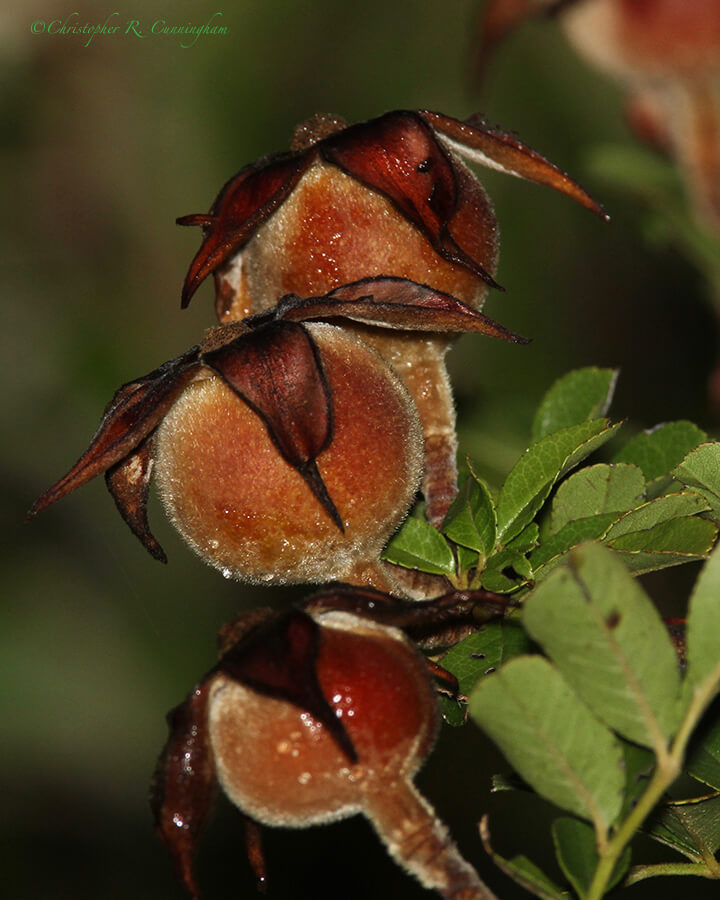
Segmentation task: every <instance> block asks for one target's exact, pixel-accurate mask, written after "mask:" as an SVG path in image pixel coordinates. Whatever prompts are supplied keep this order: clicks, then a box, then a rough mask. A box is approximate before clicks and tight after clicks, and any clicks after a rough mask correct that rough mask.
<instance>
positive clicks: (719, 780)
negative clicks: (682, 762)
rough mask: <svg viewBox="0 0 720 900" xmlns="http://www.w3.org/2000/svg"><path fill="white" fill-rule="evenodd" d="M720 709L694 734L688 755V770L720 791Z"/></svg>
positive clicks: (699, 779)
mask: <svg viewBox="0 0 720 900" xmlns="http://www.w3.org/2000/svg"><path fill="white" fill-rule="evenodd" d="M718 713H720V709H716V710H715V718H714V720H711V721H710V722H703V723H702V725H701V727H700V729H698V731H697V732H696V733H695V735H693V744H692V747H691V751H690V755H689V756H688V760H687V764H686V771H687V772H688V774H689V775H692V777H693V778H696V779H697V780H698V781H701V782H702V783H703V784H706V785H708V787H711V788H714V789H715V790H716V791H720V715H718Z"/></svg>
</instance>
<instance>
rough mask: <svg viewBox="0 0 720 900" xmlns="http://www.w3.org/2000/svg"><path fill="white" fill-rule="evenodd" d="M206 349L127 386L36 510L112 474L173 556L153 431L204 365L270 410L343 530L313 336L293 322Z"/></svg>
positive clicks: (145, 539)
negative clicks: (327, 472)
mask: <svg viewBox="0 0 720 900" xmlns="http://www.w3.org/2000/svg"><path fill="white" fill-rule="evenodd" d="M210 346H211V347H212V348H213V349H210V350H208V351H207V352H204V351H203V350H202V349H201V348H199V347H193V348H192V349H191V350H189V351H188V352H187V353H184V354H183V355H182V356H179V357H177V358H176V359H174V360H170V361H169V362H167V363H165V364H164V365H163V366H161V367H160V368H158V369H155V370H154V371H153V372H151V373H149V374H148V375H146V376H144V377H142V378H140V379H138V380H137V381H133V382H130V383H128V384H126V385H123V387H121V388H120V389H119V390H118V391H117V392H116V394H115V396H114V397H113V400H112V401H111V402H110V404H109V405H108V407H107V409H106V411H105V414H104V416H103V419H102V421H101V423H100V426H99V428H98V430H97V432H96V434H95V436H94V438H93V440H92V441H91V443H90V446H89V447H88V449H87V450H86V451H85V453H84V454H83V455H82V456H81V458H80V459H79V460H78V462H77V463H76V464H75V465H74V466H73V468H72V469H71V470H70V471H69V472H68V473H67V474H66V475H64V476H63V477H62V478H61V479H60V480H59V481H58V482H56V484H54V485H53V486H52V487H51V488H50V489H49V490H48V491H46V492H45V493H44V494H43V495H42V497H40V498H39V500H37V501H36V503H35V504H34V505H33V506H32V508H31V509H30V511H29V513H28V516H29V517H32V516H35V515H36V514H37V513H39V512H40V511H42V510H43V509H45V508H46V507H47V506H49V505H50V504H51V503H54V502H55V501H56V500H60V499H61V498H62V497H64V496H65V495H66V494H68V493H70V492H71V491H73V490H75V489H76V488H79V487H81V486H82V485H84V484H85V483H86V482H88V481H90V480H91V479H92V478H94V477H95V476H97V475H100V474H102V473H106V482H107V486H108V489H109V491H110V493H111V495H112V497H113V499H114V500H115V503H116V505H117V507H118V510H119V512H120V513H121V515H122V517H123V519H124V520H125V522H126V523H127V524H128V526H129V527H130V529H131V530H132V531H133V533H134V534H135V535H136V536H137V537H138V539H139V540H140V541H141V543H142V544H143V546H144V547H145V548H146V550H148V552H149V553H150V554H151V555H152V556H153V557H154V558H155V559H158V560H160V561H162V562H165V561H166V557H165V554H164V552H163V550H162V548H161V547H160V545H159V544H158V542H157V541H156V540H155V538H154V537H153V536H152V534H151V532H150V530H149V527H148V524H147V513H146V508H147V499H148V491H149V484H150V478H151V476H152V472H153V461H154V460H153V454H152V450H151V445H150V444H149V443H148V441H147V439H148V436H149V435H150V434H151V433H152V432H153V431H154V430H155V429H156V428H157V426H158V424H159V423H160V422H161V421H162V420H163V418H164V417H165V415H166V414H167V412H168V410H169V409H170V407H171V406H172V405H173V403H174V402H175V400H176V399H177V398H178V396H179V395H180V394H181V393H182V392H183V391H184V389H185V388H186V387H187V386H188V384H189V383H190V382H191V381H192V380H193V379H195V378H196V377H198V376H199V375H200V374H201V373H202V372H203V371H205V372H206V373H208V374H209V371H208V370H210V371H212V372H215V373H217V374H218V375H219V376H220V377H221V378H222V379H223V380H224V381H225V383H226V384H228V386H229V387H231V388H232V390H233V391H234V392H235V393H236V394H237V395H238V396H239V397H240V398H241V399H242V400H243V401H244V402H245V403H246V404H247V405H248V406H249V407H250V408H251V409H252V410H253V411H254V412H255V413H256V414H257V415H258V416H259V417H260V418H261V420H262V421H263V422H264V424H265V426H266V428H267V430H268V433H269V434H270V436H271V438H272V440H273V442H274V444H275V445H276V447H277V449H278V451H279V452H280V453H281V455H282V456H283V458H284V459H286V460H287V462H288V463H289V464H290V465H292V466H293V467H294V468H296V469H297V471H298V472H299V473H300V474H301V475H302V477H303V478H304V479H305V482H306V483H307V485H308V487H309V488H310V490H311V491H312V492H313V494H314V495H315V497H316V498H317V499H318V501H319V502H320V503H321V504H322V505H323V507H324V508H325V510H326V511H327V513H328V515H329V516H330V518H331V519H332V520H333V521H334V522H335V524H336V525H337V527H338V529H339V530H340V531H342V530H343V523H342V520H341V519H340V515H339V513H338V511H337V509H336V507H335V505H334V503H333V501H332V498H331V497H330V495H329V493H328V491H327V488H326V487H325V484H324V482H323V479H322V476H321V475H320V473H319V471H318V469H317V464H316V459H317V457H318V456H319V455H320V454H321V453H322V452H323V451H324V450H325V449H326V448H327V446H328V445H329V443H330V442H331V441H332V434H333V431H332V423H333V414H332V397H331V396H330V391H329V389H328V385H327V381H326V379H325V376H324V372H323V368H322V363H321V360H320V356H319V353H318V350H317V347H316V345H315V342H314V341H313V339H312V337H311V336H310V334H309V333H308V332H307V330H306V329H305V328H304V327H303V326H302V325H298V324H295V323H293V322H284V323H283V322H279V323H272V324H268V325H267V326H266V327H262V328H257V329H256V330H253V331H248V330H247V329H245V330H244V333H243V334H241V335H240V336H239V337H237V338H234V339H232V340H230V341H229V342H228V343H226V344H224V345H222V346H220V347H215V346H214V344H213V343H212V342H210Z"/></svg>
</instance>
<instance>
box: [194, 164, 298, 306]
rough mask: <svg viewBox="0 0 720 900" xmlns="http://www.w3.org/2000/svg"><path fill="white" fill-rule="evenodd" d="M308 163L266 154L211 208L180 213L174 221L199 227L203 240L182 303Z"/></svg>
mask: <svg viewBox="0 0 720 900" xmlns="http://www.w3.org/2000/svg"><path fill="white" fill-rule="evenodd" d="M309 164H310V159H309V158H303V156H301V155H298V154H279V155H277V156H272V157H266V158H265V159H261V160H259V161H258V162H256V163H252V164H251V165H249V166H246V167H245V168H244V169H242V170H241V171H240V172H239V173H238V174H237V175H235V176H234V177H233V178H231V179H230V181H228V182H227V184H226V185H225V186H224V187H223V189H222V190H221V191H220V193H219V194H218V197H217V199H216V200H215V203H214V204H213V207H212V210H211V212H210V213H208V214H206V215H203V214H197V215H189V216H181V217H180V218H179V219H178V220H177V224H178V225H190V226H200V227H201V228H202V229H203V231H204V232H205V239H204V241H203V245H202V247H201V248H200V251H199V252H198V253H197V254H196V256H195V258H194V259H193V261H192V263H191V264H190V269H189V271H188V273H187V276H186V278H185V284H184V286H183V292H182V305H183V307H186V306H187V305H188V303H189V302H190V299H191V297H192V295H193V294H194V293H195V291H196V290H197V288H198V287H199V286H200V284H201V283H202V282H203V281H204V280H205V278H207V276H208V275H209V274H210V273H211V272H213V271H214V270H215V269H216V268H217V267H218V266H219V265H221V264H222V262H223V261H224V260H226V259H227V258H228V257H229V256H230V255H232V254H233V253H235V252H237V251H238V250H239V249H241V248H242V247H243V245H244V244H246V243H247V242H248V241H249V240H250V238H251V237H252V235H253V233H254V232H255V231H257V229H258V228H259V227H260V225H262V223H263V222H264V221H265V220H266V219H267V218H268V217H269V216H271V215H272V214H273V213H274V212H275V210H276V209H277V208H278V207H279V206H280V205H281V204H282V203H283V201H284V200H285V199H286V198H287V197H288V196H289V194H290V193H291V192H292V190H293V188H294V187H295V185H296V184H297V183H298V181H299V180H300V178H301V177H302V175H303V172H304V171H305V169H306V168H307V167H308V165H309Z"/></svg>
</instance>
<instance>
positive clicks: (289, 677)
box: [214, 610, 357, 763]
mask: <svg viewBox="0 0 720 900" xmlns="http://www.w3.org/2000/svg"><path fill="white" fill-rule="evenodd" d="M321 640H322V636H321V630H320V626H319V625H318V624H317V623H316V622H315V621H314V619H312V618H311V617H310V616H308V615H307V614H306V613H304V612H301V611H300V610H291V611H290V612H288V613H285V614H282V615H279V616H278V617H277V618H275V619H273V620H272V621H270V622H268V623H266V624H264V625H260V626H258V627H257V628H255V629H253V630H252V631H251V632H250V633H249V634H247V636H246V637H244V638H243V639H241V640H240V641H239V642H238V643H237V644H235V645H234V646H233V647H231V648H230V649H229V650H228V651H227V652H226V653H225V654H224V656H223V657H222V659H221V660H220V662H219V663H218V664H217V666H216V667H215V670H214V671H217V672H222V673H223V674H224V675H227V676H228V677H229V678H232V679H234V680H235V681H238V682H239V683H240V684H244V685H246V686H247V687H249V688H251V689H252V690H254V691H257V692H258V693H260V694H264V695H266V696H268V697H274V698H275V699H279V700H286V701H287V702H288V703H292V704H294V705H295V706H297V707H299V708H300V709H302V710H304V711H305V712H308V713H310V715H311V716H313V718H315V719H317V721H318V722H320V723H321V724H322V725H324V726H325V727H326V728H327V729H328V731H329V732H330V734H331V735H332V737H333V738H334V739H335V741H336V742H337V744H338V746H339V747H340V749H341V750H342V751H343V753H345V755H346V756H347V758H348V759H349V760H350V762H352V763H356V762H357V753H356V751H355V747H354V746H353V743H352V740H351V739H350V736H349V734H348V733H347V731H346V730H345V727H344V725H343V723H342V721H341V720H340V719H339V718H338V717H337V716H336V714H335V710H334V709H333V708H332V706H330V704H329V703H328V701H327V699H326V698H325V695H324V694H323V692H322V689H321V687H320V682H319V681H318V677H317V671H316V663H317V658H318V653H319V650H320V641H321Z"/></svg>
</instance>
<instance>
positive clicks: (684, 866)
mask: <svg viewBox="0 0 720 900" xmlns="http://www.w3.org/2000/svg"><path fill="white" fill-rule="evenodd" d="M659 875H696V876H698V877H699V878H717V875H715V874H714V873H713V872H712V871H711V869H710V867H709V866H706V865H705V863H659V864H658V865H654V866H635V867H633V868H632V869H631V870H630V874H629V875H628V877H627V878H626V879H625V881H623V887H630V885H631V884H637V883H638V881H644V880H645V879H646V878H656V877H657V876H659Z"/></svg>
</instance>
